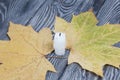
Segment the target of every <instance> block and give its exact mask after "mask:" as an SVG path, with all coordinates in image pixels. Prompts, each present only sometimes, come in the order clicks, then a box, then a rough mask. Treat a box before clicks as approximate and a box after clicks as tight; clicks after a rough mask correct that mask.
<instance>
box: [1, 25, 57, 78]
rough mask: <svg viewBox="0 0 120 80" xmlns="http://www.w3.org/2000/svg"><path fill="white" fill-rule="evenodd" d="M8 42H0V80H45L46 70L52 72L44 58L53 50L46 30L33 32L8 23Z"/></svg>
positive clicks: (29, 28)
mask: <svg viewBox="0 0 120 80" xmlns="http://www.w3.org/2000/svg"><path fill="white" fill-rule="evenodd" d="M8 35H9V37H10V39H11V40H10V41H0V62H1V63H2V64H1V65H0V79H1V80H45V75H46V72H47V70H52V71H55V70H54V67H53V66H52V64H51V63H50V62H49V61H48V60H47V59H46V58H45V55H47V54H48V53H49V52H51V51H52V50H53V47H52V35H51V31H50V30H49V29H48V28H45V29H42V30H41V31H40V32H38V33H37V32H35V31H34V30H33V29H32V27H30V26H28V27H23V26H22V25H17V24H13V23H10V28H9V32H8Z"/></svg>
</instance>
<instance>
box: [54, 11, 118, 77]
mask: <svg viewBox="0 0 120 80" xmlns="http://www.w3.org/2000/svg"><path fill="white" fill-rule="evenodd" d="M96 23H97V20H96V18H95V16H94V14H93V13H92V12H86V13H81V14H80V15H79V16H74V17H73V20H72V22H71V23H67V22H66V21H64V20H62V19H60V18H58V17H57V18H56V24H55V29H56V30H55V31H59V32H65V33H66V35H67V42H68V44H67V48H71V54H70V56H69V63H72V62H78V63H79V64H80V65H82V67H83V68H85V69H87V70H89V71H92V72H95V73H96V74H98V75H102V68H103V66H104V65H105V64H110V65H113V66H116V67H118V66H119V65H120V49H119V48H116V47H113V46H112V45H113V44H114V43H116V42H118V41H120V25H110V24H106V25H103V26H102V27H98V26H96Z"/></svg>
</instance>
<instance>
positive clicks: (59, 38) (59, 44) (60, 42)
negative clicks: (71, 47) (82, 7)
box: [53, 32, 66, 55]
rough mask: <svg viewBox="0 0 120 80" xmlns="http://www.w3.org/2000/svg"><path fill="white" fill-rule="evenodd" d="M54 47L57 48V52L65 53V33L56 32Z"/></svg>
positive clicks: (59, 53) (58, 53)
mask: <svg viewBox="0 0 120 80" xmlns="http://www.w3.org/2000/svg"><path fill="white" fill-rule="evenodd" d="M53 47H54V49H55V54H57V55H64V54H65V48H66V36H65V33H61V32H56V33H55V35H54V40H53Z"/></svg>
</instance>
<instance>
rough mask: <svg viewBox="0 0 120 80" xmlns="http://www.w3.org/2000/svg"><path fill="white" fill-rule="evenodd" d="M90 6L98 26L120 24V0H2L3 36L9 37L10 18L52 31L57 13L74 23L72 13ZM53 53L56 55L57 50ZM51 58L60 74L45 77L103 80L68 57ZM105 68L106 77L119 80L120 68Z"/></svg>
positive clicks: (50, 79)
mask: <svg viewBox="0 0 120 80" xmlns="http://www.w3.org/2000/svg"><path fill="white" fill-rule="evenodd" d="M89 9H93V12H94V14H95V15H96V18H97V19H98V24H97V25H99V26H100V25H103V24H106V23H111V24H120V0H0V39H2V40H8V39H9V37H8V36H7V34H6V33H7V31H8V26H9V21H12V22H14V23H18V24H23V25H29V24H30V25H32V26H33V28H34V30H35V31H39V30H41V29H42V28H43V27H49V28H50V29H51V30H52V29H54V23H55V16H59V17H61V18H63V19H65V20H66V21H68V22H71V20H72V17H73V15H78V14H80V13H82V12H86V11H88V10H89ZM68 54H69V52H66V55H67V56H68ZM50 55H51V56H55V54H54V53H52V54H50ZM49 60H50V62H51V63H53V64H54V65H55V67H56V69H57V71H58V73H53V72H48V73H47V76H46V80H101V77H99V76H98V75H96V74H94V73H91V72H89V71H87V70H84V69H83V68H82V67H80V65H78V64H77V63H72V64H70V65H68V64H67V59H53V58H49ZM103 71H104V77H103V80H120V69H118V68H115V67H113V66H110V65H107V66H105V67H104V69H103ZM74 73H75V74H74ZM76 77H77V78H76Z"/></svg>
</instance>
